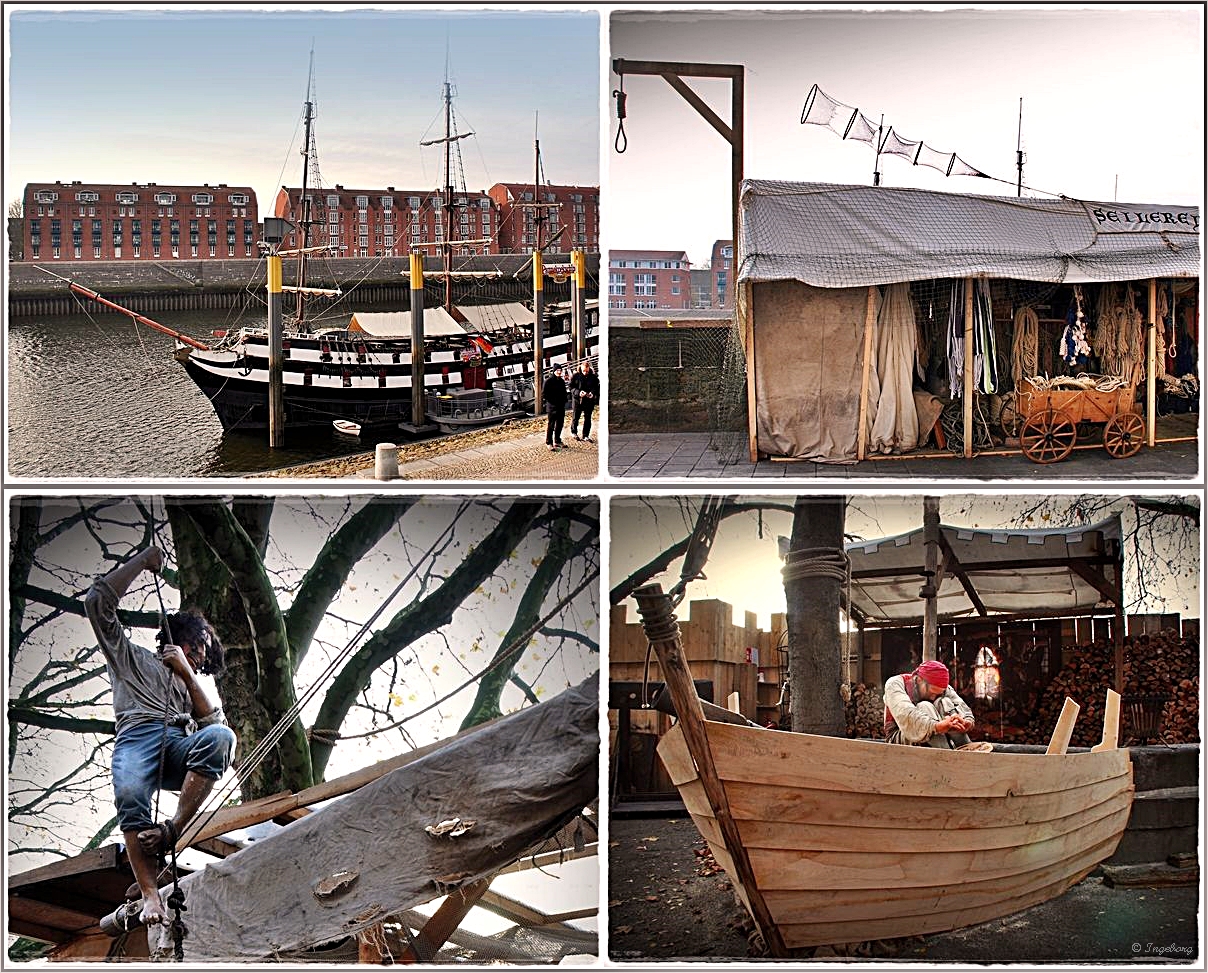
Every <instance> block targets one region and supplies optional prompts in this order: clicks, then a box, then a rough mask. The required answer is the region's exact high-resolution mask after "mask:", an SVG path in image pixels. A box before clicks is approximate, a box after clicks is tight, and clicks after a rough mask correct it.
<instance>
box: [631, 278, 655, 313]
mask: <svg viewBox="0 0 1208 973" xmlns="http://www.w3.org/2000/svg"><path fill="white" fill-rule="evenodd" d="M657 286H658V285H657V284H656V283H655V276H654V274H634V275H633V293H634V295H636V296H639V297H640V296H646V297H653V296H654V295H655V293H656V288H657ZM634 306H635V307H636V306H637V305H636V304H635V305H634Z"/></svg>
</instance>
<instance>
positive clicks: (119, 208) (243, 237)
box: [22, 180, 260, 261]
mask: <svg viewBox="0 0 1208 973" xmlns="http://www.w3.org/2000/svg"><path fill="white" fill-rule="evenodd" d="M22 208H23V212H22V217H23V220H24V227H23V228H22V241H23V256H22V259H23V260H25V261H35V260H37V261H53V260H60V261H74V260H171V259H189V260H227V259H232V258H236V257H257V256H259V251H258V248H257V243H258V242H259V239H260V222H259V215H258V213H257V209H256V194H255V192H253V191H252V189H251V187H250V186H228V185H227V184H226V183H219V184H218V185H216V186H211V185H210V184H208V183H206V184H204V185H201V186H175V185H173V186H169V185H161V184H159V183H154V182H150V183H146V184H140V183H131V184H129V185H113V184H110V183H85V182H80V181H78V180H77V181H74V182H69V183H63V182H53V183H52V182H38V183H30V184H28V185H27V186H26V187H25V194H24V196H23V197H22Z"/></svg>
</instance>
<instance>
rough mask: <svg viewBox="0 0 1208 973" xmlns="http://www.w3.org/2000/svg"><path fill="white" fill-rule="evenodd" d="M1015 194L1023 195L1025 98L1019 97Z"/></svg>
mask: <svg viewBox="0 0 1208 973" xmlns="http://www.w3.org/2000/svg"><path fill="white" fill-rule="evenodd" d="M1015 171H1016V173H1017V174H1018V175H1017V179H1016V182H1015V195H1016V196H1022V195H1023V98H1020V99H1019V132H1018V134H1017V135H1016V136H1015Z"/></svg>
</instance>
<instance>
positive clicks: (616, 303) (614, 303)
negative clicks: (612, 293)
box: [608, 298, 626, 308]
mask: <svg viewBox="0 0 1208 973" xmlns="http://www.w3.org/2000/svg"><path fill="white" fill-rule="evenodd" d="M608 306H609V307H611V308H624V307H626V303H625V299H624V298H619V299H617V300H613V299H612V298H609V299H608Z"/></svg>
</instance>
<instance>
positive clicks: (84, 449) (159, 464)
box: [6, 311, 372, 479]
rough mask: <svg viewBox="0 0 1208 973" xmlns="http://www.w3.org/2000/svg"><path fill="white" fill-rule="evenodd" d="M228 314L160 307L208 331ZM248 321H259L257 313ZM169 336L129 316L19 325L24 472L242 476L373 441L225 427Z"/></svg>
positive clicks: (12, 390) (12, 355) (11, 458)
mask: <svg viewBox="0 0 1208 973" xmlns="http://www.w3.org/2000/svg"><path fill="white" fill-rule="evenodd" d="M229 313H230V312H227V311H195V312H173V313H165V314H160V315H156V316H155V318H156V320H158V321H160V323H162V324H165V325H167V326H168V327H170V328H174V329H176V330H177V331H181V332H183V333H184V334H188V335H191V336H193V337H196V338H199V339H201V340H203V341H204V340H207V339H209V338H210V337H211V332H212V331H213V330H214V329H215V328H224V327H229V326H230V325H231V324H232V322H231V321H230V320H229V318H228V315H229ZM241 323H243V324H247V323H249V322H248V321H247V320H246V319H245V320H244V321H242V322H241ZM172 349H173V342H172V339H171V338H170V337H168V336H167V335H164V334H160V333H159V332H158V331H153V330H151V329H150V328H147V327H144V326H143V325H139V324H136V323H134V322H133V321H131V320H130V319H129V318H127V317H125V316H124V315H119V314H98V315H94V316H90V315H86V314H78V315H70V316H65V317H20V318H10V319H9V322H8V374H7V382H6V389H7V396H8V410H9V411H8V435H7V439H8V472H9V474H10V475H11V476H13V477H38V478H44V477H68V478H71V479H77V478H83V477H102V478H109V479H112V478H124V479H128V478H138V479H144V478H154V479H161V478H178V477H203V476H231V477H235V476H240V475H242V474H247V473H256V472H261V471H264V470H271V469H280V468H282V467H285V466H292V465H294V464H297V463H304V462H310V461H313V460H319V459H327V458H330V457H333V456H343V455H347V454H349V453H355V452H362V451H365V450H368V449H371V448H372V446H371V445H370V444H360V443H358V442H357V441H355V440H350V439H347V438H346V437H341V436H338V435H337V434H336V433H334V432H331V433H318V434H316V433H314V432H313V431H311V432H308V433H307V434H305V436H302V435H299V436H298V437H290V436H287V440H286V446H285V447H283V448H278V449H270V448H269V447H268V444H267V439H268V435H267V433H259V434H250V433H249V434H240V433H228V434H226V435H223V432H222V426H221V425H220V424H219V422H218V419H217V417H216V416H215V415H214V411H213V409H211V407H210V403H209V400H208V399H206V397H205V396H204V395H203V394H202V393H201V390H200V389H198V388H197V386H195V385H194V384H193V383H192V381H190V380H189V378H188V376H187V375H186V374H185V370H184V367H183V366H182V365H180V364H179V363H178V362H177V361H176V360H175V359H174V358H173V355H172Z"/></svg>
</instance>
